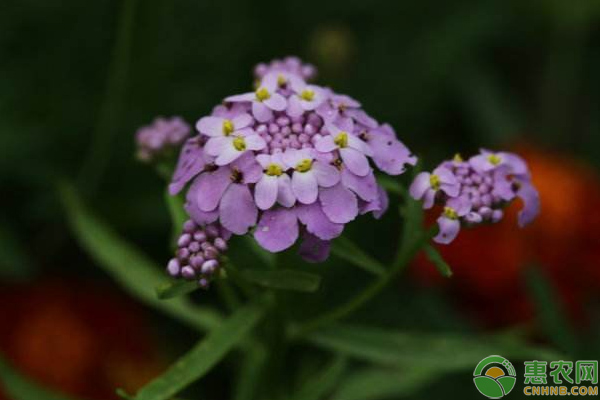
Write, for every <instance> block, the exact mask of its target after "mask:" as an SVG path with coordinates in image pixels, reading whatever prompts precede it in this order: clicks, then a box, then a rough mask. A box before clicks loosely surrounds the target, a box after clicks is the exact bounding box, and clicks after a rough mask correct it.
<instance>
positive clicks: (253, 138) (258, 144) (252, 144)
mask: <svg viewBox="0 0 600 400" xmlns="http://www.w3.org/2000/svg"><path fill="white" fill-rule="evenodd" d="M244 141H245V142H246V148H247V149H248V150H262V149H264V148H265V146H266V145H267V143H266V142H265V140H264V139H263V138H262V137H260V135H256V134H254V135H249V136H246V137H245V138H244Z"/></svg>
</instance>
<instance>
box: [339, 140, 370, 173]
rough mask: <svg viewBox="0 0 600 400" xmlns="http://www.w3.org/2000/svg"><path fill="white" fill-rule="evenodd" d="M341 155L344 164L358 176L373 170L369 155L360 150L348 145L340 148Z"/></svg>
mask: <svg viewBox="0 0 600 400" xmlns="http://www.w3.org/2000/svg"><path fill="white" fill-rule="evenodd" d="M340 155H341V156H342V161H344V165H345V166H346V167H347V168H348V169H349V170H350V171H352V172H354V173H355V174H356V175H358V176H365V175H367V174H368V173H369V171H370V170H371V167H370V166H369V160H367V157H366V156H365V155H364V154H363V153H361V152H360V151H358V150H355V149H352V148H350V147H346V148H344V149H340Z"/></svg>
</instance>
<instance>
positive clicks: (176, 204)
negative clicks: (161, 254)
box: [165, 188, 188, 247]
mask: <svg viewBox="0 0 600 400" xmlns="http://www.w3.org/2000/svg"><path fill="white" fill-rule="evenodd" d="M165 202H166V203H167V208H168V209H169V215H170V216H171V224H172V225H171V238H172V239H171V242H172V244H173V247H175V246H176V245H177V238H178V237H179V234H180V233H181V228H182V227H183V223H184V222H185V221H187V220H188V215H187V213H186V212H185V210H184V208H183V204H184V203H185V199H184V198H183V195H182V194H181V193H180V194H178V195H175V196H171V195H170V194H169V189H168V188H167V190H165Z"/></svg>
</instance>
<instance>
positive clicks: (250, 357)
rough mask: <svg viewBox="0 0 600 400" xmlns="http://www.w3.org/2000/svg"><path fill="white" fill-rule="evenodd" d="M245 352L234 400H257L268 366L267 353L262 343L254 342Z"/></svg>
mask: <svg viewBox="0 0 600 400" xmlns="http://www.w3.org/2000/svg"><path fill="white" fill-rule="evenodd" d="M245 350H246V351H245V352H244V359H243V360H242V362H241V363H240V367H239V375H238V377H237V380H236V384H235V390H234V396H233V399H234V400H252V399H254V398H255V395H256V390H257V387H258V383H259V382H260V376H261V374H262V373H263V370H264V368H265V365H266V364H267V359H268V357H267V351H266V349H265V346H264V345H262V344H261V343H258V342H252V343H251V344H250V345H248V346H247V347H246V349H245Z"/></svg>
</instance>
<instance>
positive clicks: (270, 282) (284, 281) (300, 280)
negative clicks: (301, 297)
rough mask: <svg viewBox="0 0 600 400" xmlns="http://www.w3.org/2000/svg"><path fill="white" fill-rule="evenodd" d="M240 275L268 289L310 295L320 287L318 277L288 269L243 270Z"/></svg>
mask: <svg viewBox="0 0 600 400" xmlns="http://www.w3.org/2000/svg"><path fill="white" fill-rule="evenodd" d="M240 274H241V276H242V277H243V278H244V279H246V280H247V281H249V282H252V283H254V284H256V285H259V286H263V287H266V288H270V289H280V290H292V291H296V292H308V293H312V292H315V291H317V290H318V289H319V286H320V285H321V277H320V276H319V275H316V274H311V273H309V272H302V271H294V270H290V269H278V270H259V269H245V270H242V271H240Z"/></svg>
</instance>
